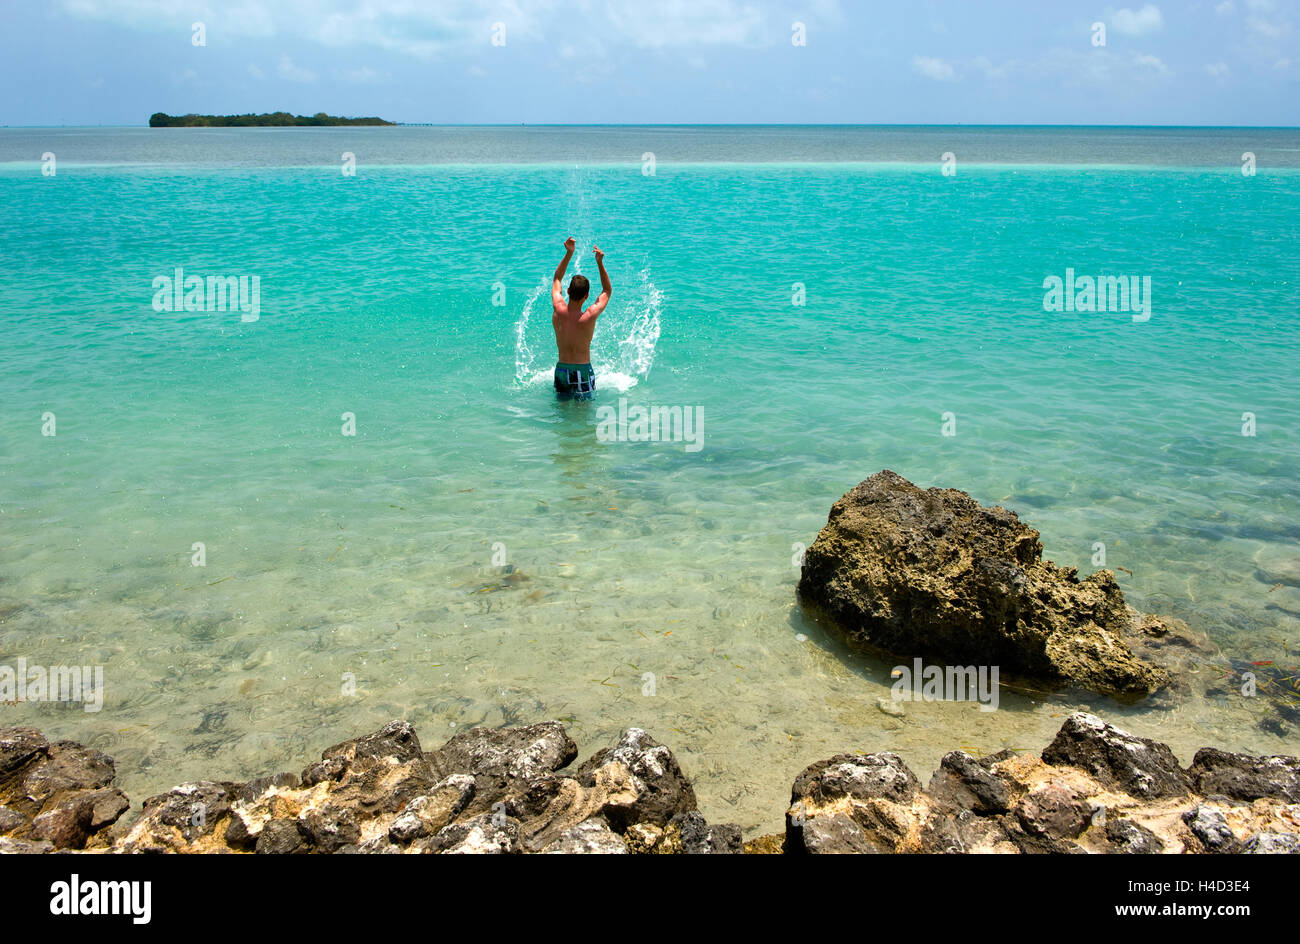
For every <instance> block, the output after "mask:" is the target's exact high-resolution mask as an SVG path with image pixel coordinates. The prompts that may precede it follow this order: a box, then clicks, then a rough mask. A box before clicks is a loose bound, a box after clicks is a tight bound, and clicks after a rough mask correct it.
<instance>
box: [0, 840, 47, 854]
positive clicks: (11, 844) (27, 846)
mask: <svg viewBox="0 0 1300 944" xmlns="http://www.w3.org/2000/svg"><path fill="white" fill-rule="evenodd" d="M53 851H54V843H52V842H46V841H45V840H41V841H39V842H28V841H27V840H25V839H12V838H10V837H9V836H0V855H41V854H43V853H47V852H53Z"/></svg>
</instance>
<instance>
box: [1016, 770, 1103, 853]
mask: <svg viewBox="0 0 1300 944" xmlns="http://www.w3.org/2000/svg"><path fill="white" fill-rule="evenodd" d="M1016 818H1017V819H1018V820H1019V821H1020V825H1021V826H1023V827H1024V828H1025V831H1026V832H1028V833H1031V834H1033V835H1035V836H1050V837H1051V838H1053V839H1074V838H1076V837H1077V836H1078V835H1079V834H1080V833H1082V832H1083V831H1084V830H1085V829H1087V828H1088V825H1089V823H1090V822H1091V821H1092V810H1091V808H1090V807H1089V806H1088V804H1087V803H1085V802H1084V801H1082V800H1081V799H1080V798H1079V796H1078V795H1077V794H1076V793H1075V792H1074V791H1073V790H1071V789H1070V788H1069V787H1067V786H1065V785H1064V784H1062V783H1055V782H1053V783H1049V784H1047V785H1046V786H1043V787H1040V788H1038V789H1037V790H1034V791H1033V792H1032V793H1029V794H1027V795H1026V796H1025V797H1024V798H1023V799H1022V800H1021V801H1020V803H1019V804H1018V805H1017V806H1016Z"/></svg>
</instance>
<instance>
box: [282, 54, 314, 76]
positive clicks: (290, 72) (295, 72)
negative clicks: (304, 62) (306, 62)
mask: <svg viewBox="0 0 1300 944" xmlns="http://www.w3.org/2000/svg"><path fill="white" fill-rule="evenodd" d="M275 71H276V72H277V73H279V76H280V78H282V79H288V80H289V81H290V82H315V81H316V73H315V72H312V71H311V70H310V69H303V68H300V67H299V66H296V65H294V64H293V60H292V59H290V58H289V57H288V56H281V57H280V64H279V66H277V67H276V70H275Z"/></svg>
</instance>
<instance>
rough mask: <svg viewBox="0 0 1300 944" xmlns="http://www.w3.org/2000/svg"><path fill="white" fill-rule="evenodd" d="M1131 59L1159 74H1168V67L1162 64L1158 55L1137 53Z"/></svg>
mask: <svg viewBox="0 0 1300 944" xmlns="http://www.w3.org/2000/svg"><path fill="white" fill-rule="evenodd" d="M1133 61H1134V62H1135V63H1137V64H1138V65H1139V66H1142V67H1144V68H1147V69H1154V70H1155V71H1157V72H1159V73H1160V74H1161V75H1168V74H1169V67H1168V66H1167V65H1165V64H1164V62H1163V61H1162V60H1161V59H1160V57H1159V56H1150V55H1139V56H1136V57H1135V58H1134V59H1133Z"/></svg>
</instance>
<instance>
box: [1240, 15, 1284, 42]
mask: <svg viewBox="0 0 1300 944" xmlns="http://www.w3.org/2000/svg"><path fill="white" fill-rule="evenodd" d="M1246 28H1247V29H1249V30H1250V31H1251V32H1252V33H1254V34H1255V35H1256V36H1259V37H1260V38H1261V39H1281V38H1282V37H1283V36H1285V35H1286V34H1287V33H1288V32H1290V30H1291V24H1290V23H1285V22H1282V23H1277V22H1274V21H1273V20H1266V19H1264V17H1262V16H1254V15H1253V14H1252V15H1251V16H1248V17H1246Z"/></svg>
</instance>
